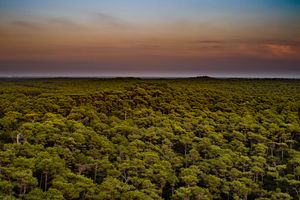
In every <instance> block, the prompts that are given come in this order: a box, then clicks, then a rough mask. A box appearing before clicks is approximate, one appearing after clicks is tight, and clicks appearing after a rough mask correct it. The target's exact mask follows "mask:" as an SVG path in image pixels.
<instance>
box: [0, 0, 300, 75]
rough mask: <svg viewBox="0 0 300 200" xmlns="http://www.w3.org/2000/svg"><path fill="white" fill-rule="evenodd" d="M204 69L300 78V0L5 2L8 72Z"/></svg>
mask: <svg viewBox="0 0 300 200" xmlns="http://www.w3.org/2000/svg"><path fill="white" fill-rule="evenodd" d="M199 75H210V76H226V77H233V76H242V77H296V78H297V77H300V1H284V0H275V1H269V0H254V1H237V0H228V1H221V0H217V1H209V0H202V1H201V0H198V1H196V0H191V1H183V0H164V1H161V0H153V1H146V0H111V1H96V0H87V1H80V0H74V1H58V0H52V1H50V0H45V1H37V0H24V1H17V0H7V1H5V0H2V1H0V76H178V77H180V76H199Z"/></svg>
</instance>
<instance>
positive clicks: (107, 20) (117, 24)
mask: <svg viewBox="0 0 300 200" xmlns="http://www.w3.org/2000/svg"><path fill="white" fill-rule="evenodd" d="M95 19H96V21H97V22H98V23H99V24H101V25H106V26H109V27H112V28H119V29H127V28H131V27H132V26H131V24H129V23H128V22H126V21H124V20H123V19H121V18H119V17H116V16H114V15H109V14H106V13H99V12H98V13H96V14H95Z"/></svg>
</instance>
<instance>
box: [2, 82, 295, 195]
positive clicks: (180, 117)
mask: <svg viewBox="0 0 300 200" xmlns="http://www.w3.org/2000/svg"><path fill="white" fill-rule="evenodd" d="M299 124H300V82H299V80H239V79H201V78H200V79H174V80H155V79H149V80H142V79H77V80H76V79H35V80H29V79H28V80H2V81H0V199H5V200H12V199H28V200H39V199H45V200H52V199H55V200H56V199H57V200H59V199H71V200H72V199H74V200H75V199H78V200H83V199H86V200H92V199H107V200H110V199H121V200H123V199H124V200H125V199H126V200H127V199H143V200H148V199H149V200H150V199H184V200H198V199H199V200H206V199H207V200H209V199H228V200H233V199H245V200H246V199H247V200H249V199H250V200H251V199H261V200H264V199H272V200H273V199H274V200H275V199H276V200H280V199H284V200H288V199H300V146H299V142H300V125H299Z"/></svg>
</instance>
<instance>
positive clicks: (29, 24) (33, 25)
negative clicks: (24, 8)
mask: <svg viewBox="0 0 300 200" xmlns="http://www.w3.org/2000/svg"><path fill="white" fill-rule="evenodd" d="M11 24H12V25H14V26H17V27H22V28H26V29H30V30H42V29H44V27H43V25H42V24H40V23H36V22H32V21H25V20H16V21H12V22H11Z"/></svg>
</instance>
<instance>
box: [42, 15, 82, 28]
mask: <svg viewBox="0 0 300 200" xmlns="http://www.w3.org/2000/svg"><path fill="white" fill-rule="evenodd" d="M47 22H49V23H50V24H53V25H59V26H67V27H81V26H82V25H81V24H78V23H76V22H74V21H72V20H69V19H67V18H63V17H57V18H53V19H48V20H47Z"/></svg>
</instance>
